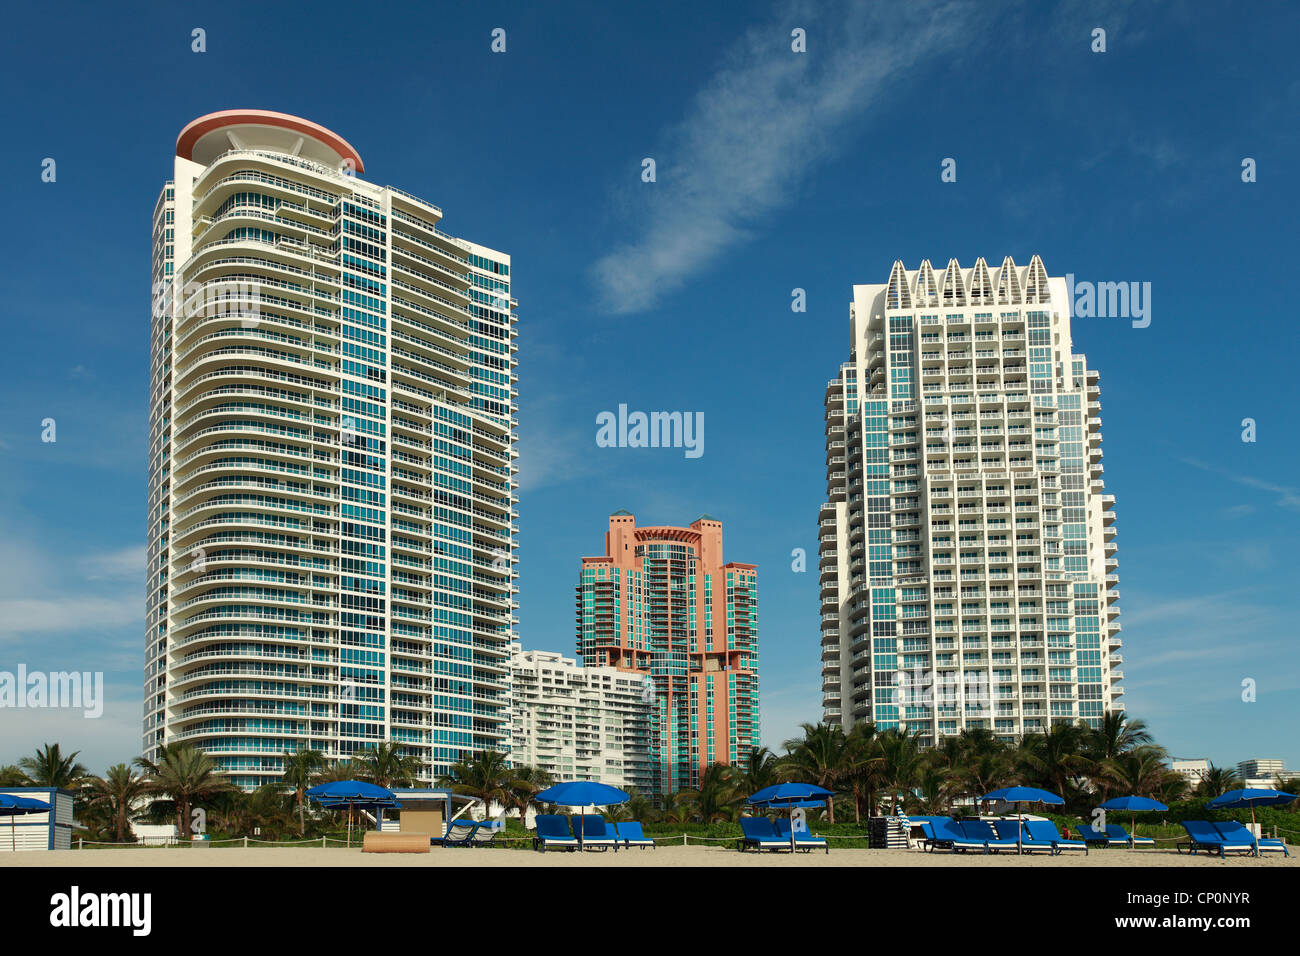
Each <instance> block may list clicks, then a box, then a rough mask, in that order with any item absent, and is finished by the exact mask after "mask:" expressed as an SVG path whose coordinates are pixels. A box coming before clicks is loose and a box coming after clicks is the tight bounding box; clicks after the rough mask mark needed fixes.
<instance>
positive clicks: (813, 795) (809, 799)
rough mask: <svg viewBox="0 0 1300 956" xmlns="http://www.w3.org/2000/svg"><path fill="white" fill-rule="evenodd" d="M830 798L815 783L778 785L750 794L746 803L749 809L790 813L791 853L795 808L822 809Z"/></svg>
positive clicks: (827, 793)
mask: <svg viewBox="0 0 1300 956" xmlns="http://www.w3.org/2000/svg"><path fill="white" fill-rule="evenodd" d="M831 796H833V793H832V792H831V791H830V790H827V789H826V788H825V787H819V786H817V785H816V784H815V783H778V784H775V785H774V786H771V787H764V788H763V789H762V790H759V791H758V792H757V793H752V794H750V795H749V799H748V800H747V801H746V802H747V803H748V804H749V805H750V806H751V807H760V808H771V809H774V810H789V811H790V852H791V853H793V852H794V850H795V845H794V844H795V840H794V811H795V808H796V807H822V806H825V805H826V798H828V797H831Z"/></svg>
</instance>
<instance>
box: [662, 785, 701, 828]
mask: <svg viewBox="0 0 1300 956" xmlns="http://www.w3.org/2000/svg"><path fill="white" fill-rule="evenodd" d="M695 808H696V802H695V792H694V791H692V790H678V791H677V792H676V793H673V794H669V795H668V797H667V798H666V799H665V800H664V808H663V810H662V811H660V814H661V816H662V817H663V819H664V822H665V823H689V822H690V821H691V820H693V819H694V818H695Z"/></svg>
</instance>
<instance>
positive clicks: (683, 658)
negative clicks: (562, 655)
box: [577, 511, 760, 793]
mask: <svg viewBox="0 0 1300 956" xmlns="http://www.w3.org/2000/svg"><path fill="white" fill-rule="evenodd" d="M577 616H578V642H577V647H578V654H580V655H581V657H582V660H583V663H585V664H587V665H588V666H593V665H604V666H610V667H615V668H617V669H619V670H624V671H634V672H636V673H639V674H643V675H646V676H648V677H649V678H650V679H651V680H652V681H653V683H654V715H653V716H654V719H653V724H652V727H651V734H650V764H651V772H652V775H653V789H654V790H655V791H656V792H658V793H671V792H674V791H676V790H679V789H681V788H682V787H694V786H698V785H699V782H700V775H701V773H702V772H703V770H704V768H705V767H707V766H708V765H709V764H712V763H739V762H741V761H742V760H744V759H745V758H747V757H748V756H749V748H750V747H757V746H759V737H760V731H759V706H758V571H757V568H756V566H755V565H752V564H737V563H736V562H729V563H726V564H724V563H723V561H722V522H720V521H718V520H716V519H715V518H712V517H710V516H709V515H703V516H701V517H700V518H698V519H697V520H696V521H694V522H693V523H692V524H691V526H690V527H689V528H673V527H653V528H638V527H637V526H636V519H635V518H634V517H633V516H632V515H631V514H629V513H628V512H626V511H618V512H615V513H614V514H613V515H611V516H610V518H609V531H608V533H607V534H606V535H605V554H604V555H603V556H601V557H591V558H583V559H582V572H581V575H580V580H579V583H578V588H577Z"/></svg>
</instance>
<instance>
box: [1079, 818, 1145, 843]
mask: <svg viewBox="0 0 1300 956" xmlns="http://www.w3.org/2000/svg"><path fill="white" fill-rule="evenodd" d="M1081 829H1082V828H1081ZM1106 836H1107V837H1108V838H1109V839H1110V845H1111V846H1127V847H1139V846H1155V845H1156V841H1155V840H1154V839H1152V838H1151V837H1144V836H1132V835H1130V834H1129V832H1128V831H1127V830H1125V829H1124V828H1123V827H1122V826H1120V825H1119V824H1118V823H1112V824H1109V825H1108V826H1107V827H1106Z"/></svg>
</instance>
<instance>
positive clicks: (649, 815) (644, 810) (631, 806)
mask: <svg viewBox="0 0 1300 956" xmlns="http://www.w3.org/2000/svg"><path fill="white" fill-rule="evenodd" d="M627 796H628V801H627V803H625V804H623V808H624V809H625V810H626V811H627V819H629V820H637V821H640V822H645V821H648V820H651V819H653V817H654V815H655V805H654V801H653V800H651V799H650V798H649V797H647V796H646V795H645V794H644V793H641V792H640V791H639V790H637V788H636V787H628V788H627Z"/></svg>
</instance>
